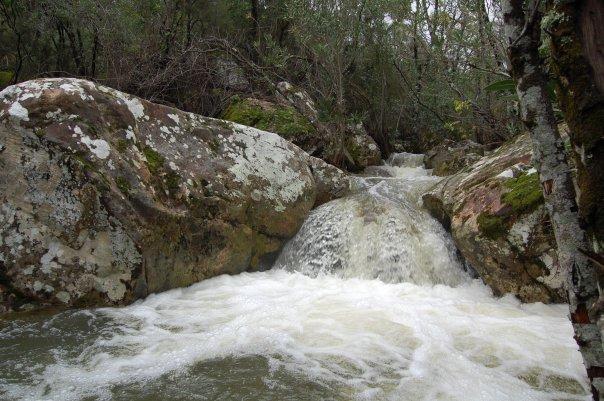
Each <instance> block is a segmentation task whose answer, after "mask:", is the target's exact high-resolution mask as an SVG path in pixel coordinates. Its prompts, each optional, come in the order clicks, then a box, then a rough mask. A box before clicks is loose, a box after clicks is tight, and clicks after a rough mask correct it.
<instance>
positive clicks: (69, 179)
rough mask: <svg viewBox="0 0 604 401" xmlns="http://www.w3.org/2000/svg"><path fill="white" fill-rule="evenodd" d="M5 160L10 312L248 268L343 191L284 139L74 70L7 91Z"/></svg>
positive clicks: (2, 247)
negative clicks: (318, 203)
mask: <svg viewBox="0 0 604 401" xmlns="http://www.w3.org/2000/svg"><path fill="white" fill-rule="evenodd" d="M311 166H312V167H311ZM0 167H1V170H0V303H3V305H4V306H3V308H4V310H7V309H17V308H19V306H20V305H23V304H32V305H33V304H36V305H41V304H62V305H68V306H71V305H84V304H94V305H102V304H122V303H127V302H129V301H131V300H133V299H135V298H138V297H142V296H145V295H147V294H149V293H152V292H156V291H162V290H167V289H170V288H174V287H179V286H186V285H189V284H191V283H194V282H197V281H199V280H201V279H204V278H207V277H211V276H215V275H218V274H222V273H237V272H241V271H243V270H246V269H247V268H250V267H254V266H255V265H257V264H258V263H259V262H260V261H261V259H262V258H263V257H264V256H265V255H268V254H271V253H272V252H275V251H276V250H277V249H279V247H280V246H281V244H282V243H283V242H284V241H285V240H286V239H287V238H289V237H291V236H293V235H294V234H295V233H296V231H297V230H298V228H299V227H300V225H301V224H302V222H303V220H304V218H305V217H306V215H307V213H308V212H309V210H310V209H311V207H312V206H313V205H314V204H315V200H316V199H317V196H318V195H319V197H326V196H328V195H325V194H324V193H323V191H327V192H329V193H330V194H331V195H329V196H332V195H333V196H337V195H338V194H339V193H340V192H337V193H336V192H334V191H335V190H333V188H328V189H325V185H326V184H324V183H320V185H319V186H320V187H321V188H319V189H318V188H317V184H316V182H318V181H319V180H318V179H317V178H316V177H318V174H319V175H320V173H319V172H320V171H322V169H326V168H328V167H325V166H324V165H320V166H317V162H316V161H315V160H313V159H310V158H309V156H308V155H307V154H306V153H304V152H303V151H302V150H301V149H299V148H298V147H296V146H295V145H293V144H291V143H289V142H287V141H286V140H284V139H282V138H281V137H279V136H278V135H275V134H272V133H269V132H264V131H260V130H257V129H254V128H250V127H247V126H243V125H238V124H234V123H229V122H225V121H222V120H215V119H210V118H204V117H200V116H198V115H194V114H191V113H185V112H182V111H179V110H176V109H173V108H169V107H166V106H162V105H157V104H153V103H150V102H147V101H145V100H142V99H139V98H136V97H134V96H130V95H127V94H125V93H122V92H118V91H116V90H114V89H110V88H108V87H104V86H101V85H97V84H94V83H92V82H88V81H83V80H76V79H42V80H35V81H29V82H25V83H22V84H19V85H16V86H11V87H8V88H6V89H5V90H4V91H2V92H0ZM340 173H341V172H340ZM313 174H314V176H313ZM342 174H343V173H342ZM342 179H343V180H344V181H345V179H344V178H342ZM343 185H345V184H343ZM338 191H339V190H338ZM343 192H345V190H343Z"/></svg>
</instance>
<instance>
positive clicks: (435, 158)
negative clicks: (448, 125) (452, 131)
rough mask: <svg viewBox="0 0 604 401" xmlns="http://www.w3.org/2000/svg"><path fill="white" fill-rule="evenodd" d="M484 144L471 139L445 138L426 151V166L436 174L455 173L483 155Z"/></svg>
mask: <svg viewBox="0 0 604 401" xmlns="http://www.w3.org/2000/svg"><path fill="white" fill-rule="evenodd" d="M484 150H485V149H484V145H481V144H479V143H476V142H474V141H471V140H469V139H468V140H464V141H460V142H455V141H452V140H449V139H445V140H444V141H443V142H442V143H440V144H439V145H437V146H435V147H433V148H432V149H430V150H429V151H428V152H427V153H426V167H428V168H430V169H432V173H433V174H434V175H438V176H445V175H451V174H455V173H457V172H458V171H460V170H461V169H463V168H464V167H467V166H470V165H472V164H474V163H476V162H477V161H478V160H479V159H480V158H481V157H482V156H484Z"/></svg>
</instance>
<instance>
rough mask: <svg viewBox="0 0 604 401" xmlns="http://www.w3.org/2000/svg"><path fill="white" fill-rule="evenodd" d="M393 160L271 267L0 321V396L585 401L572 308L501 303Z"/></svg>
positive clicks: (314, 222) (410, 173)
mask: <svg viewBox="0 0 604 401" xmlns="http://www.w3.org/2000/svg"><path fill="white" fill-rule="evenodd" d="M396 156H397V157H395V158H394V159H393V160H392V161H391V163H390V164H387V165H385V166H381V167H378V168H373V169H372V170H371V172H372V174H371V175H372V176H365V177H363V178H359V185H360V186H361V189H360V190H359V191H358V192H357V193H355V194H353V195H350V196H348V197H346V198H343V199H338V200H334V201H331V202H329V203H327V204H325V205H322V206H321V207H319V208H317V209H315V210H313V211H312V212H311V214H310V216H309V217H308V219H307V220H306V221H305V223H304V225H303V226H302V228H301V229H300V231H299V232H298V234H297V235H296V236H295V237H294V238H293V239H291V240H290V241H289V242H288V243H287V244H286V246H285V247H284V249H283V251H282V252H281V254H280V256H279V258H278V259H277V261H276V262H275V265H274V266H273V267H272V269H270V270H267V271H263V272H254V273H243V274H240V275H237V276H226V275H224V276H219V277H216V278H212V279H209V280H205V281H203V282H200V283H198V284H195V285H192V286H190V287H188V288H182V289H175V290H171V291H167V292H164V293H161V294H155V295H151V296H149V297H148V298H146V299H145V300H141V301H138V302H136V303H134V304H132V305H130V306H127V307H122V308H99V309H87V310H72V311H65V312H61V313H58V314H51V313H37V314H20V315H18V316H16V317H12V318H0V400H6V401H13V400H35V401H37V400H54V401H72V400H74V401H75V400H82V401H93V400H94V401H96V400H124V401H126V400H128V401H139V400H140V401H142V400H145V401H160V400H161V401H164V400H182V401H185V400H208V401H216V400H237V401H239V400H250V401H257V400H275V401H286V400H309V401H312V400H320V401H324V400H338V401H349V400H380V401H381V400H384V401H386V400H393V401H394V400H396V401H420V400H426V401H432V400H443V401H444V400H446V401H452V400H459V401H473V400H476V401H478V400H484V401H494V400H497V401H504V400H509V401H537V400H552V401H553V400H559V401H562V400H585V401H587V400H589V399H590V396H589V395H588V393H587V388H588V387H587V379H586V376H585V371H584V368H583V365H582V360H581V355H580V354H579V352H578V350H577V345H576V343H575V342H574V340H573V330H572V327H571V324H570V322H569V321H568V319H567V312H568V308H567V306H566V305H543V304H522V303H520V302H519V301H518V300H517V299H516V298H514V297H512V296H505V297H502V298H496V297H494V296H493V295H492V294H491V291H490V290H489V289H488V288H487V287H486V286H485V285H484V284H482V283H481V282H480V281H479V280H477V279H475V278H473V276H472V274H471V273H470V272H467V271H466V268H465V267H464V265H463V264H462V263H461V261H460V260H459V258H458V256H457V251H456V249H455V246H454V244H453V241H452V239H451V238H450V236H449V234H448V233H447V232H445V230H444V229H443V228H442V227H441V225H440V224H439V223H438V222H437V221H436V220H435V219H433V218H432V217H431V216H430V215H429V214H428V212H427V211H425V210H424V209H423V208H422V205H421V195H422V194H423V193H424V192H425V191H427V190H429V189H430V188H431V187H432V186H433V185H434V184H435V183H436V182H437V180H438V179H439V178H438V177H432V176H431V175H430V172H429V171H428V170H425V169H424V168H423V167H422V163H421V159H420V157H419V156H417V155H410V154H398V155H396Z"/></svg>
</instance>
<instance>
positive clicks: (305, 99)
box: [277, 81, 319, 124]
mask: <svg viewBox="0 0 604 401" xmlns="http://www.w3.org/2000/svg"><path fill="white" fill-rule="evenodd" d="M277 95H278V96H277V97H278V99H279V100H280V101H281V103H287V104H290V105H292V106H293V107H294V108H295V109H296V110H298V112H299V113H300V114H302V115H303V116H304V117H306V118H308V120H309V121H310V122H311V123H313V124H315V123H318V122H319V112H318V111H317V106H316V105H315V102H314V100H312V98H311V97H310V95H309V94H308V93H307V92H306V91H305V90H302V89H300V88H296V87H295V86H294V85H292V84H290V83H289V82H285V81H283V82H279V83H278V84H277Z"/></svg>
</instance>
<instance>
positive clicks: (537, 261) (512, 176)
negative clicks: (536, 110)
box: [423, 135, 565, 302]
mask: <svg viewBox="0 0 604 401" xmlns="http://www.w3.org/2000/svg"><path fill="white" fill-rule="evenodd" d="M531 154H532V153H531V143H530V139H529V138H528V136H526V135H522V136H520V137H518V138H517V139H516V140H515V141H513V142H511V143H508V144H505V145H504V146H502V147H501V148H499V149H498V150H496V151H495V152H493V154H491V155H489V156H486V157H483V158H482V159H480V160H479V161H478V162H477V163H475V164H473V165H472V166H470V167H468V168H467V169H464V171H462V172H459V173H457V174H455V175H452V176H450V177H447V178H444V179H443V180H442V181H441V182H440V183H439V184H438V185H437V186H436V187H435V189H433V190H432V191H430V192H429V193H427V194H426V195H424V197H423V200H424V205H425V206H426V207H427V208H428V209H429V210H430V212H431V213H432V214H433V215H434V216H435V217H436V218H437V219H438V220H440V221H441V222H442V223H443V225H444V226H445V227H447V228H448V229H450V231H451V234H452V236H453V239H454V240H455V243H456V245H457V247H458V248H459V250H460V252H461V254H462V255H463V256H464V258H465V259H466V260H467V261H468V262H469V263H470V264H471V265H472V267H473V268H474V269H475V270H476V272H477V273H478V274H479V275H480V277H481V278H482V279H483V281H484V282H485V283H486V284H488V285H489V286H490V287H491V288H492V289H493V291H494V292H495V293H496V294H505V293H512V294H515V295H517V296H518V297H519V298H520V299H521V300H522V301H525V302H535V301H542V302H558V301H563V300H564V296H565V295H564V291H563V289H562V285H563V278H562V277H560V275H559V274H558V269H559V265H558V262H557V255H556V251H555V240H554V237H553V233H552V230H551V227H550V225H549V218H548V215H547V213H546V211H545V209H544V206H543V195H542V193H541V186H540V184H539V180H538V176H537V174H536V172H535V170H534V169H532V168H531V166H530V159H531Z"/></svg>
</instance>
